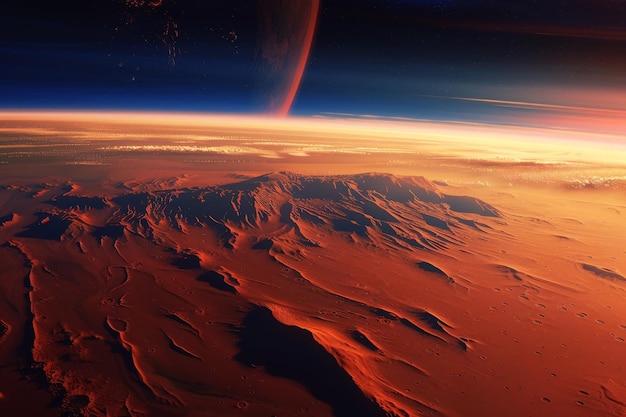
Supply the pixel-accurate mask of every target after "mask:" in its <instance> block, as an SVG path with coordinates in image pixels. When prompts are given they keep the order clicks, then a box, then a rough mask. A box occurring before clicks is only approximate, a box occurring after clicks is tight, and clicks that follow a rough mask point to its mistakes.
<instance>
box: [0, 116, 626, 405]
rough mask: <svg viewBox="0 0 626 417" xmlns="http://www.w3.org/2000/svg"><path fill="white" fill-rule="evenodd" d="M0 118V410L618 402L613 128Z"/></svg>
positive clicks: (618, 152) (619, 313)
mask: <svg viewBox="0 0 626 417" xmlns="http://www.w3.org/2000/svg"><path fill="white" fill-rule="evenodd" d="M0 127H1V129H2V134H1V136H0V141H1V144H2V145H1V148H0V161H1V163H2V165H0V178H1V180H0V260H1V261H0V263H1V264H2V280H1V281H0V294H1V296H2V302H1V303H0V320H1V321H0V360H1V361H2V367H1V368H0V387H1V389H0V391H1V392H2V396H1V397H0V410H2V415H21V414H20V413H29V414H32V415H50V416H55V415H64V416H70V415H71V416H82V415H85V416H92V415H103V416H126V415H132V416H140V415H141V416H146V415H147V416H153V415H158V416H183V415H184V416H207V415H210V416H238V415H252V416H268V415H280V416H300V415H315V416H338V417H343V416H346V417H347V416H354V415H361V416H422V415H433V416H471V415H484V416H500V415H510V416H526V415H551V414H555V415H565V414H568V415H579V416H583V415H584V416H607V415H614V416H620V415H623V414H624V413H625V412H626V406H625V405H624V404H625V403H626V388H625V387H624V372H625V371H624V368H623V358H622V356H623V352H624V346H625V344H624V343H625V342H624V340H625V339H626V320H625V317H626V304H624V302H623V301H624V291H625V290H626V265H625V264H624V259H626V239H625V236H626V222H624V216H625V215H626V202H625V200H624V192H625V191H626V179H625V178H624V177H623V175H622V176H620V175H619V173H623V172H624V169H625V166H624V163H623V161H626V158H625V157H624V156H625V155H626V148H624V146H623V144H622V145H619V146H618V145H616V144H615V143H613V142H611V141H607V142H606V143H603V144H602V143H598V142H597V141H595V142H594V141H588V142H581V141H578V142H576V141H575V139H576V137H575V135H574V137H571V136H570V135H568V134H564V133H562V132H560V133H559V134H558V135H554V133H553V132H552V131H549V130H547V131H538V130H532V129H531V130H528V128H520V127H517V128H516V127H510V126H509V127H501V126H493V125H476V124H471V125H463V126H459V125H458V124H447V123H434V122H415V121H411V122H398V121H385V120H362V119H358V120H355V119H336V118H331V119H311V118H302V119H298V118H286V119H285V118H278V119H268V118H267V117H259V116H241V115H220V116H217V115H214V116H206V115H193V114H167V113H160V114H154V113H134V114H129V113H123V114H120V113H105V112H98V113H76V112H72V113H67V112H47V113H42V112H40V113H35V112H5V113H2V114H1V115H0ZM551 132H552V133H551ZM551 134H552V136H550V135H551ZM529 136H534V137H536V138H537V140H535V141H528V140H527V139H526V138H527V137H529ZM468 137H481V138H482V139H481V142H474V144H475V146H473V147H471V148H468V147H467V146H466V144H467V138H468ZM503 137H504V138H506V141H505V142H503V141H502V138H503ZM521 138H524V139H523V140H522V139H521ZM562 141H567V143H568V144H569V147H568V152H567V153H563V152H562V149H563V143H562ZM485 150H488V151H485ZM512 155H515V157H512Z"/></svg>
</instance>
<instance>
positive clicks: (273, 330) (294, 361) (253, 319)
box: [235, 307, 387, 417]
mask: <svg viewBox="0 0 626 417" xmlns="http://www.w3.org/2000/svg"><path fill="white" fill-rule="evenodd" d="M240 336H241V340H240V341H239V342H238V343H237V346H238V347H239V349H240V352H239V353H238V354H237V355H236V356H235V359H236V360H238V361H239V362H241V363H244V364H246V365H248V366H264V367H265V369H266V371H267V372H268V373H270V374H272V375H276V376H280V377H283V378H288V379H291V380H293V381H296V382H298V383H300V384H302V385H304V386H305V387H306V388H308V389H309V391H310V392H311V394H313V396H315V398H317V399H319V400H320V401H323V402H325V403H327V404H329V405H330V406H331V407H332V409H333V413H334V415H335V416H336V417H353V416H364V417H370V416H371V417H376V416H381V417H384V416H386V415H387V414H386V413H385V411H384V410H383V409H381V408H380V406H379V405H378V404H377V403H376V402H374V401H373V400H371V399H369V398H367V397H366V396H365V395H364V394H363V392H361V391H360V390H359V388H358V387H357V385H356V384H355V383H354V381H353V380H352V378H351V377H350V375H348V373H347V372H346V371H344V370H343V369H342V368H341V367H340V366H339V365H338V364H337V361H336V360H335V358H334V357H333V356H332V355H331V354H330V353H328V352H327V351H326V350H324V348H323V347H322V346H320V345H319V344H318V343H317V342H316V341H315V339H314V338H313V336H312V335H311V333H310V332H308V331H306V330H303V329H300V328H298V327H295V326H286V325H284V324H282V323H280V322H279V321H278V320H276V319H275V318H274V316H273V315H272V312H271V311H270V310H269V309H267V308H265V307H256V308H255V309H253V310H252V311H250V312H249V313H248V315H247V316H246V318H245V319H244V320H243V329H242V330H241V332H240Z"/></svg>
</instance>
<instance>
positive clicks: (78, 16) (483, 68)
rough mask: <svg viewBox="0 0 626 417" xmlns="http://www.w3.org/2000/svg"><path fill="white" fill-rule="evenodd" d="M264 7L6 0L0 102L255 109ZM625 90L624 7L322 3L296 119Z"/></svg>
mask: <svg viewBox="0 0 626 417" xmlns="http://www.w3.org/2000/svg"><path fill="white" fill-rule="evenodd" d="M272 1H273V0H265V1H263V0H261V3H258V4H257V2H255V1H251V0H247V1H237V0H228V1H226V0H224V1H220V0H218V1H216V0H211V1H200V0H177V1H174V0H162V1H161V2H160V4H157V3H158V2H157V1H156V0H154V1H152V3H154V4H151V2H150V1H145V0H134V1H131V0H126V1H125V0H97V1H96V0H82V1H58V2H54V1H28V0H8V1H7V0H5V1H4V2H3V10H2V14H1V15H0V58H1V60H2V66H1V67H0V107H2V108H10V109H15V108H53V109H60V108H101V109H160V110H175V111H187V110H191V111H208V112H254V111H259V110H261V107H262V106H260V105H259V101H258V96H259V80H258V77H259V74H258V71H257V64H258V48H257V45H258V42H259V39H258V33H259V31H258V7H265V6H264V5H266V4H271V3H272ZM293 1H298V0H293ZM268 7H269V6H268ZM625 93H626V1H622V0H594V1H590V0H567V1H565V0H550V1H545V0H543V1H535V0H524V1H520V0H448V1H435V0H424V1H418V0H413V1H412V0H387V1H382V0H380V1H374V0H321V9H320V14H319V19H318V24H317V30H316V33H315V38H314V41H313V47H312V50H311V54H310V56H309V63H308V65H307V67H306V70H305V73H304V77H303V79H302V83H301V85H300V89H299V91H298V95H297V96H296V100H295V102H294V104H293V107H292V109H291V114H296V115H307V114H326V113H351V114H373V115H382V116H402V117H415V118H435V119H453V120H477V121H481V120H486V119H490V118H493V117H494V115H495V116H497V117H504V118H506V117H507V114H508V113H507V112H511V109H512V108H514V109H515V111H516V113H515V115H511V117H513V116H515V117H518V116H519V112H520V111H527V112H530V113H532V112H534V111H536V109H537V105H540V106H543V105H549V106H559V107H565V108H569V107H572V108H574V107H584V108H594V109H596V108H600V109H617V110H626V94H625ZM467 99H470V100H467ZM494 100H495V101H494Z"/></svg>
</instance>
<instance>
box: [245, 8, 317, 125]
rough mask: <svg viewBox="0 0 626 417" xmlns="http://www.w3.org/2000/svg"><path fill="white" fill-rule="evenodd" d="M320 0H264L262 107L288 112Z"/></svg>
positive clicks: (260, 62)
mask: <svg viewBox="0 0 626 417" xmlns="http://www.w3.org/2000/svg"><path fill="white" fill-rule="evenodd" d="M319 4H320V2H319V0H301V1H289V0H261V1H259V3H258V21H259V28H258V31H259V33H258V45H257V52H256V55H257V57H256V61H257V71H258V88H259V100H260V104H261V107H262V108H263V110H265V111H267V112H270V113H275V114H279V115H287V113H288V112H289V109H290V108H291V105H292V103H293V101H294V98H295V96H296V92H297V91H298V86H299V85H300V81H301V80H302V75H303V73H304V69H305V66H306V62H307V59H308V57H309V52H310V50H311V44H312V42H313V35H314V33H315V26H316V22H317V15H318V11H319Z"/></svg>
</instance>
